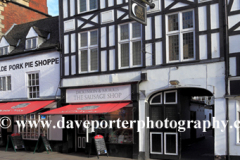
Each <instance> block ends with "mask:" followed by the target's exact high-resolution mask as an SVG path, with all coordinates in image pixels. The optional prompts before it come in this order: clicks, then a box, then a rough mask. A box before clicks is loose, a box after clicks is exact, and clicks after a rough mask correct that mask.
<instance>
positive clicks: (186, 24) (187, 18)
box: [182, 11, 193, 29]
mask: <svg viewBox="0 0 240 160" xmlns="http://www.w3.org/2000/svg"><path fill="white" fill-rule="evenodd" d="M182 20H183V29H186V28H193V11H189V12H183V14H182Z"/></svg>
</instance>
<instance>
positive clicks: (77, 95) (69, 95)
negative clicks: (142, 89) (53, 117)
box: [66, 85, 131, 103]
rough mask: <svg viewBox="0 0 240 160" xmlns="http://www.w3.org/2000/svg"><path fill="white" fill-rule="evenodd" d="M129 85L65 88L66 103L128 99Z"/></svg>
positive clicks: (129, 98)
mask: <svg viewBox="0 0 240 160" xmlns="http://www.w3.org/2000/svg"><path fill="white" fill-rule="evenodd" d="M130 100H131V85H122V86H110V87H97V88H84V89H67V92H66V102H67V103H86V102H113V101H130Z"/></svg>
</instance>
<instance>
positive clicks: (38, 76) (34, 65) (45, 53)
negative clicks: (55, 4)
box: [0, 17, 62, 150]
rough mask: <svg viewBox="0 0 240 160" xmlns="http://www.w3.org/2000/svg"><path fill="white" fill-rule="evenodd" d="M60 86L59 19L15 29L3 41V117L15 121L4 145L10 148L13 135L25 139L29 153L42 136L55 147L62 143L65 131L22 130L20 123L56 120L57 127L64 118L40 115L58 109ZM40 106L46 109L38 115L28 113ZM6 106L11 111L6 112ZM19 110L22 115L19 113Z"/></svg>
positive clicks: (0, 64)
mask: <svg viewBox="0 0 240 160" xmlns="http://www.w3.org/2000/svg"><path fill="white" fill-rule="evenodd" d="M59 83H60V50H59V32H58V17H52V18H47V19H43V20H38V21H33V22H29V23H25V24H20V25H13V26H12V27H11V29H10V30H9V31H8V32H7V33H6V34H5V35H3V36H2V38H1V41H0V105H1V111H0V115H1V116H2V117H3V116H8V117H9V118H10V119H11V120H12V125H11V127H10V128H8V129H2V130H1V136H2V137H1V138H2V139H1V140H2V141H3V142H2V143H1V145H3V146H4V147H6V143H7V136H8V135H11V134H13V133H19V134H21V135H22V138H23V140H24V142H25V145H26V147H27V148H26V149H27V150H33V149H34V148H35V144H36V142H37V140H38V137H39V136H40V134H42V135H43V136H46V137H47V138H48V139H49V140H50V141H54V142H53V143H54V144H56V143H58V142H61V143H62V130H58V129H52V128H50V129H47V128H43V127H42V126H40V124H39V126H38V127H37V128H30V127H29V126H27V125H26V127H25V128H18V126H17V123H16V120H25V121H26V120H36V121H38V120H52V121H53V122H54V123H57V121H58V120H60V119H61V116H48V117H46V116H41V115H40V113H41V112H43V111H46V110H50V109H53V108H57V106H58V102H59V99H60V90H59V88H58V87H59ZM38 103H41V104H44V106H41V107H38V109H35V110H34V112H25V111H24V110H25V109H26V107H28V105H32V106H31V107H33V108H34V107H37V106H38ZM6 106H9V110H8V109H3V108H4V107H6ZM14 106H15V107H14ZM20 108H22V109H20ZM16 110H18V111H17V112H19V114H17V113H15V111H16ZM20 110H22V111H23V112H24V114H22V113H21V112H20ZM12 111H13V112H12ZM56 133H57V134H56ZM51 143H52V142H51ZM56 150H57V149H56Z"/></svg>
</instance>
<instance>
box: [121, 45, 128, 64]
mask: <svg viewBox="0 0 240 160" xmlns="http://www.w3.org/2000/svg"><path fill="white" fill-rule="evenodd" d="M121 66H122V67H128V66H129V44H128V43H126V44H121Z"/></svg>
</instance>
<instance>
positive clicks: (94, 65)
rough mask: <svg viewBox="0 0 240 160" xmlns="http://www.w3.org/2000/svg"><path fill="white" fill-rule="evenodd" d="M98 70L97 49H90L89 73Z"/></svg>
mask: <svg viewBox="0 0 240 160" xmlns="http://www.w3.org/2000/svg"><path fill="white" fill-rule="evenodd" d="M97 69H98V52H97V49H91V71H95V70H97Z"/></svg>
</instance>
